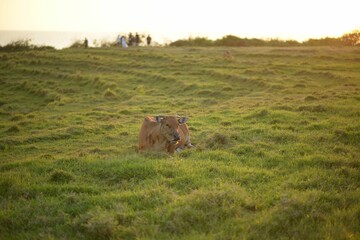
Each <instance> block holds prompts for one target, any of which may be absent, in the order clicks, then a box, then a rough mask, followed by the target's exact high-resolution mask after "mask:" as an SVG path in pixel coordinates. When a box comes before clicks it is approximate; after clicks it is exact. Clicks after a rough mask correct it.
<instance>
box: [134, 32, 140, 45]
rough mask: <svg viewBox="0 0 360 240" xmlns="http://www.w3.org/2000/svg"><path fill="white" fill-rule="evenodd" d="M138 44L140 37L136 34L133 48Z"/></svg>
mask: <svg viewBox="0 0 360 240" xmlns="http://www.w3.org/2000/svg"><path fill="white" fill-rule="evenodd" d="M139 44H140V36H139V34H138V33H136V34H135V46H139Z"/></svg>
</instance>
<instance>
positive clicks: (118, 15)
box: [0, 0, 360, 41]
mask: <svg viewBox="0 0 360 240" xmlns="http://www.w3.org/2000/svg"><path fill="white" fill-rule="evenodd" d="M359 9H360V0H219V1H212V0H206V1H205V0H181V1H180V0H178V1H171V0H0V30H30V31H36V30H44V31H81V32H121V33H127V32H130V31H131V32H141V33H151V34H152V35H161V36H162V37H165V36H167V37H168V38H169V39H171V40H176V39H178V38H186V37H189V36H193V37H196V36H207V37H209V38H211V39H215V38H220V37H223V36H224V35H227V34H233V35H237V36H239V37H250V38H251V37H256V38H274V37H279V38H281V39H296V40H300V41H302V40H305V39H307V38H319V37H325V36H330V37H336V36H341V35H342V34H343V33H345V32H349V31H351V30H354V29H359V28H360V13H359V12H360V11H359Z"/></svg>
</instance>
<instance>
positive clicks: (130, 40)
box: [129, 33, 135, 46]
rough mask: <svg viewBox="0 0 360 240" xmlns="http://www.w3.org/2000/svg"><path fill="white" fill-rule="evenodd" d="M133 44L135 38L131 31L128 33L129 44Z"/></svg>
mask: <svg viewBox="0 0 360 240" xmlns="http://www.w3.org/2000/svg"><path fill="white" fill-rule="evenodd" d="M134 44H135V38H134V36H133V35H132V33H129V46H133V45H134Z"/></svg>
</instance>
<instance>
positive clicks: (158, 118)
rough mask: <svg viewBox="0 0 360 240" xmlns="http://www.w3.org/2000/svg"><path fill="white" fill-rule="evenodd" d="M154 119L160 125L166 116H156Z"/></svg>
mask: <svg viewBox="0 0 360 240" xmlns="http://www.w3.org/2000/svg"><path fill="white" fill-rule="evenodd" d="M154 118H155V120H156V122H158V123H160V122H161V120H163V119H164V116H155V117H154Z"/></svg>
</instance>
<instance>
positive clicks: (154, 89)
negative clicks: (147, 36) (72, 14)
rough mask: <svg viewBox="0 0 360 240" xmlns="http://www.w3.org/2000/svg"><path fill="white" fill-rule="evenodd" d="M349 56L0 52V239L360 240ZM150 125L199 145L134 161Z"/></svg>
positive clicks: (358, 149)
mask: <svg viewBox="0 0 360 240" xmlns="http://www.w3.org/2000/svg"><path fill="white" fill-rule="evenodd" d="M225 51H230V52H231V56H232V58H226V57H224V52H225ZM359 54H360V50H359V49H358V48H330V47H329V48H315V47H314V48H310V47H296V48H295V47H294V48H267V47H263V48H256V47H254V48H129V49H118V48H107V49H64V50H60V51H55V50H42V51H35V50H29V51H17V52H6V53H5V52H2V53H0V238H1V239H359V238H360V227H359V226H360V203H359V199H360V190H359V186H360V171H359V169H360V160H359V159H360V121H359V119H360V118H359V117H360V61H359V59H360V57H359V56H360V55H359ZM157 114H163V115H166V114H179V115H187V116H189V120H188V126H189V128H190V131H191V138H192V143H193V144H194V145H195V148H193V149H189V150H185V151H183V152H181V153H180V154H175V155H168V154H165V153H145V154H139V153H137V151H136V149H137V135H138V131H139V128H140V125H141V123H142V121H143V119H144V117H145V116H147V115H157Z"/></svg>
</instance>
